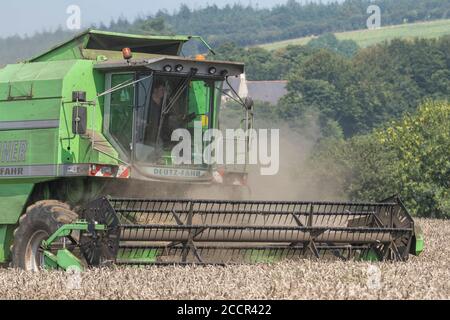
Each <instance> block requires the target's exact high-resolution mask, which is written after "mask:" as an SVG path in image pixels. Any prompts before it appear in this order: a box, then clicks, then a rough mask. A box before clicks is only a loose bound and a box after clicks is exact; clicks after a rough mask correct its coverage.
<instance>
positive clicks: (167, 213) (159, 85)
mask: <svg viewBox="0 0 450 320" xmlns="http://www.w3.org/2000/svg"><path fill="white" fill-rule="evenodd" d="M191 38H192V37H183V36H168V37H163V36H162V37H158V36H137V35H125V34H115V33H107V32H101V31H93V30H89V31H87V32H84V33H82V34H80V35H78V36H76V37H75V38H74V39H72V40H70V41H68V42H66V43H64V44H62V45H60V46H57V47H55V48H53V49H52V50H50V51H48V52H46V53H44V54H42V55H40V56H38V57H36V58H33V59H31V60H30V61H28V62H25V63H19V64H13V65H8V66H6V67H5V68H4V69H2V70H0V201H1V206H0V263H3V264H6V263H9V262H12V265H13V266H15V267H19V268H23V269H27V270H38V269H40V268H55V269H56V268H60V269H68V268H70V267H76V268H79V269H83V268H85V267H86V266H101V265H105V264H111V263H117V264H139V265H143V264H174V263H177V264H186V263H198V264H204V263H207V264H228V263H257V262H272V261H279V260H281V259H285V258H288V259H297V258H302V257H309V256H312V257H315V258H320V257H327V258H328V257H329V258H332V259H335V258H337V259H345V260H346V259H365V260H367V259H376V260H399V261H404V260H407V258H408V255H409V253H419V252H420V251H421V250H422V249H421V248H422V238H421V237H420V236H419V234H417V233H416V232H415V227H414V222H413V220H412V218H411V217H410V215H409V214H408V212H407V211H406V209H405V208H404V206H403V205H402V204H401V201H400V200H399V199H397V198H395V199H389V200H387V201H384V202H382V203H377V204H375V203H374V204H351V203H306V202H260V201H225V200H220V201H215V200H181V198H180V199H176V200H150V199H148V198H149V197H152V198H155V197H156V196H155V195H156V194H158V191H160V189H161V188H162V186H163V185H164V186H165V187H166V188H168V190H169V191H170V194H171V195H175V194H176V191H177V190H178V189H180V188H181V189H185V190H186V189H189V188H191V187H192V186H198V185H203V186H206V187H211V186H213V185H221V186H222V187H223V188H225V187H226V185H229V186H236V185H238V186H243V185H245V181H246V179H247V173H246V171H245V170H242V171H237V172H235V171H233V172H232V171H227V170H225V171H224V170H222V169H220V168H218V167H217V166H214V165H209V164H206V163H205V161H204V160H203V161H200V162H196V161H193V162H192V163H193V164H182V165H179V164H177V163H178V162H177V161H175V159H174V157H173V156H172V153H171V150H172V149H173V147H174V143H173V141H171V136H172V134H173V132H174V131H175V130H176V129H184V130H185V132H189V133H191V134H192V133H193V135H194V139H195V133H196V132H197V133H198V132H200V138H203V135H204V133H205V132H206V131H207V130H209V129H219V111H220V101H221V97H222V85H223V82H224V81H227V79H228V77H232V76H239V75H241V74H242V73H243V72H244V66H243V65H242V64H240V63H232V62H218V61H208V60H206V59H205V57H204V56H198V57H196V58H195V59H189V58H184V57H181V56H180V52H181V49H182V46H183V45H184V43H186V42H187V41H189V40H190V39H191ZM241 100H242V99H241ZM241 102H242V105H243V113H244V120H245V121H243V123H244V124H245V127H244V128H243V129H244V130H245V129H251V125H252V103H251V99H248V100H246V101H245V102H244V101H241ZM236 129H237V128H236ZM203 147H204V145H203V139H200V147H199V145H196V144H195V143H194V146H193V148H192V150H191V155H190V156H188V158H192V159H193V160H195V159H197V158H198V157H199V156H200V157H201V158H203V157H202V156H203V152H202V150H203ZM248 148H249V139H246V150H247V151H248ZM167 186H168V187H167ZM180 186H182V187H180ZM128 197H129V198H128ZM174 197H175V198H177V197H176V196H174Z"/></svg>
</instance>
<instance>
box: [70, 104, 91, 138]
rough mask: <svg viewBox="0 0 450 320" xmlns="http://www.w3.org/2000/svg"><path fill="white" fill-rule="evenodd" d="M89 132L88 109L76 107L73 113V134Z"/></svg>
mask: <svg viewBox="0 0 450 320" xmlns="http://www.w3.org/2000/svg"><path fill="white" fill-rule="evenodd" d="M86 131H87V108H86V107H80V106H75V107H73V111H72V133H73V134H80V135H83V134H86Z"/></svg>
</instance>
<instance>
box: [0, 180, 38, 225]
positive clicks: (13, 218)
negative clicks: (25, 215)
mask: <svg viewBox="0 0 450 320" xmlns="http://www.w3.org/2000/svg"><path fill="white" fill-rule="evenodd" d="M33 187H34V184H33V183H24V184H0V199H1V200H0V225H5V224H16V223H17V222H18V220H19V217H20V215H21V214H22V212H23V210H24V207H25V204H26V203H27V200H28V197H29V196H30V194H31V192H32V191H33Z"/></svg>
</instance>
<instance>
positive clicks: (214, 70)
mask: <svg viewBox="0 0 450 320" xmlns="http://www.w3.org/2000/svg"><path fill="white" fill-rule="evenodd" d="M208 72H209V74H215V73H216V72H217V69H216V67H211V68H209V70H208Z"/></svg>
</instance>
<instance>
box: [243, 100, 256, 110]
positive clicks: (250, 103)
mask: <svg viewBox="0 0 450 320" xmlns="http://www.w3.org/2000/svg"><path fill="white" fill-rule="evenodd" d="M254 105H255V102H254V101H253V99H252V98H251V97H247V98H245V101H244V107H245V109H247V110H252V109H253V106H254Z"/></svg>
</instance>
